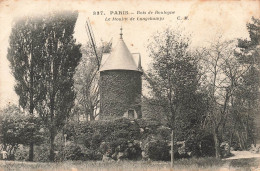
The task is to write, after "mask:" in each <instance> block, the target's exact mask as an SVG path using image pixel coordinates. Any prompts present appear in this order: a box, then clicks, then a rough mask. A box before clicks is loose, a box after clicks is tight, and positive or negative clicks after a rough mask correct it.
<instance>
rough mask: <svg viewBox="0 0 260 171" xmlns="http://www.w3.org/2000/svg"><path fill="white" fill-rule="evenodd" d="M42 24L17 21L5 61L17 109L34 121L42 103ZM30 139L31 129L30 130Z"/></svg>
mask: <svg viewBox="0 0 260 171" xmlns="http://www.w3.org/2000/svg"><path fill="white" fill-rule="evenodd" d="M42 27H43V22H42V21H41V20H40V19H32V18H31V17H27V18H24V19H21V20H17V21H16V22H15V24H14V26H13V28H12V33H11V35H10V38H9V39H10V43H9V49H8V55H7V58H8V60H9V61H10V64H11V65H10V67H11V70H12V74H13V76H14V78H15V80H16V85H15V92H16V94H17V95H18V96H19V105H20V106H21V107H22V108H23V109H25V110H27V111H29V113H30V114H31V117H32V119H31V120H33V117H34V109H35V103H36V102H37V101H40V100H41V99H42V97H43V96H42V94H41V93H40V92H39V89H41V88H42V86H41V84H40V82H38V78H39V77H40V75H41V73H40V72H39V70H40V69H39V68H40V67H41V66H40V65H41V64H40V63H39V62H38V61H37V58H38V57H39V56H40V55H41V48H42V40H43V39H44V37H43V36H44V35H43V34H42V32H41V31H42ZM31 131H32V132H31V136H32V137H33V129H32V130H31ZM29 160H30V161H32V160H33V142H31V143H30V151H29Z"/></svg>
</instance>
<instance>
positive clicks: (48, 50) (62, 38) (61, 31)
mask: <svg viewBox="0 0 260 171" xmlns="http://www.w3.org/2000/svg"><path fill="white" fill-rule="evenodd" d="M77 16H78V13H77V12H59V13H51V14H50V15H48V16H46V17H43V22H44V27H43V29H42V32H41V34H43V37H44V38H43V39H42V41H41V44H42V45H41V49H40V52H41V54H40V55H39V56H38V59H37V62H39V63H41V64H42V67H41V70H40V71H39V72H40V73H41V77H40V78H39V79H38V81H39V83H40V85H41V89H40V90H39V92H40V93H41V94H43V95H44V99H43V100H41V101H39V102H38V103H37V105H36V109H37V112H38V113H39V115H40V117H41V118H42V119H43V121H44V123H45V125H46V126H47V128H48V129H49V133H50V134H49V135H50V156H49V157H50V161H54V150H55V149H54V139H55V136H56V134H57V131H58V130H60V129H61V128H62V127H63V126H64V124H65V121H66V120H67V118H68V116H69V114H70V112H71V109H72V107H73V106H74V99H75V91H74V80H73V76H74V73H75V69H76V67H77V65H78V64H79V61H80V59H81V56H82V55H81V52H80V45H79V44H76V40H75V39H74V38H73V33H74V27H75V23H76V21H77Z"/></svg>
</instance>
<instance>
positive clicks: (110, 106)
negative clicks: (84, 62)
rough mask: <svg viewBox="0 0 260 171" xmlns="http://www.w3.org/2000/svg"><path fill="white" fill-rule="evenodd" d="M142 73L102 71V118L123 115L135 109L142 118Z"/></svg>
mask: <svg viewBox="0 0 260 171" xmlns="http://www.w3.org/2000/svg"><path fill="white" fill-rule="evenodd" d="M141 76H142V73H141V72H138V71H130V70H107V71H102V72H100V119H109V118H115V117H123V115H124V113H125V112H127V111H128V110H135V111H136V113H137V117H138V118H141V117H142V113H141V92H142V79H141Z"/></svg>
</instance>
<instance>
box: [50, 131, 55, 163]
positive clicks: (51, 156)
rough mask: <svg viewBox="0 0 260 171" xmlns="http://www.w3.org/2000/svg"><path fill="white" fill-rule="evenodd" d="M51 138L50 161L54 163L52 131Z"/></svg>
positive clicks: (53, 136) (52, 132) (53, 135)
mask: <svg viewBox="0 0 260 171" xmlns="http://www.w3.org/2000/svg"><path fill="white" fill-rule="evenodd" d="M50 133H51V136H50V161H51V162H54V158H55V153H54V138H55V133H54V131H53V130H51V131H50Z"/></svg>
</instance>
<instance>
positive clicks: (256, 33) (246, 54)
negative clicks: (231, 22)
mask: <svg viewBox="0 0 260 171" xmlns="http://www.w3.org/2000/svg"><path fill="white" fill-rule="evenodd" d="M247 30H248V33H249V40H247V39H239V40H238V45H237V49H236V51H235V55H236V57H237V59H238V61H239V63H240V65H248V66H249V69H248V70H247V72H246V73H245V74H244V76H243V77H242V78H241V84H240V86H239V88H238V90H237V91H236V92H235V100H234V107H235V110H236V111H237V112H236V113H234V114H235V116H234V117H235V118H236V120H237V121H238V124H237V126H240V132H244V136H243V135H240V134H237V136H238V141H239V144H240V148H242V149H247V147H248V145H250V144H254V143H256V142H255V141H256V137H257V135H256V134H258V136H259V135H260V132H259V131H258V132H257V129H258V130H259V128H260V126H259V125H260V117H259V115H258V114H259V107H258V106H259V97H260V92H259V85H260V79H259V76H260V20H259V19H257V18H254V17H252V21H251V22H250V23H248V24H247ZM254 121H255V122H254ZM257 122H258V123H257ZM256 124H258V127H256Z"/></svg>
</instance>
